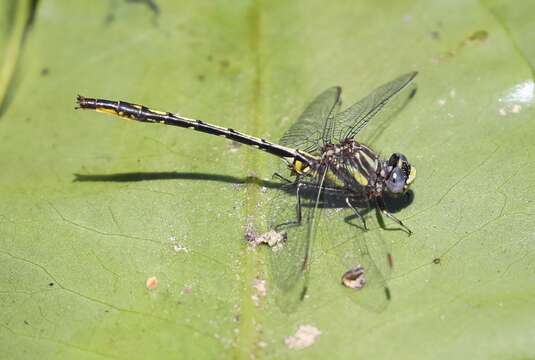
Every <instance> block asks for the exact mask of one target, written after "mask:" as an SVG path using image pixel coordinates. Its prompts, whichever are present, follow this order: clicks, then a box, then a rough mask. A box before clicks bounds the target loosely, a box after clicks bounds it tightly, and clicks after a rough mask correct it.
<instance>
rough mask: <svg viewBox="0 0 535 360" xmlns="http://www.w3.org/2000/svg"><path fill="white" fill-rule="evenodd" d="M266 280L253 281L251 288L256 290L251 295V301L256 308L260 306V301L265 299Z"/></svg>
mask: <svg viewBox="0 0 535 360" xmlns="http://www.w3.org/2000/svg"><path fill="white" fill-rule="evenodd" d="M266 283H267V282H266V280H262V279H255V280H254V283H253V288H254V289H255V290H256V291H255V293H254V294H253V295H251V299H253V302H254V303H255V305H256V306H258V305H260V299H261V298H264V297H266V294H267V287H266Z"/></svg>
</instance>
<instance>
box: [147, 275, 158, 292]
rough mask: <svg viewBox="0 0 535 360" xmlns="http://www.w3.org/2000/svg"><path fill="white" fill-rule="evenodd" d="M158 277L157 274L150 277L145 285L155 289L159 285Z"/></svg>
mask: <svg viewBox="0 0 535 360" xmlns="http://www.w3.org/2000/svg"><path fill="white" fill-rule="evenodd" d="M158 283H159V281H158V279H157V278H156V276H151V277H150V278H148V279H147V281H146V282H145V285H146V286H147V289H149V290H154V289H156V288H157V287H158Z"/></svg>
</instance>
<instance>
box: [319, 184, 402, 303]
mask: <svg viewBox="0 0 535 360" xmlns="http://www.w3.org/2000/svg"><path fill="white" fill-rule="evenodd" d="M324 199H325V200H324V201H325V204H326V207H328V209H327V210H325V214H324V221H323V222H324V225H322V227H321V234H319V235H318V237H320V238H321V239H322V241H324V242H325V243H324V244H322V249H323V252H322V258H324V259H325V261H326V262H328V264H329V265H328V267H329V269H330V270H331V271H330V273H331V276H332V277H333V281H334V282H336V283H338V284H341V285H340V286H339V287H338V288H339V291H340V292H341V293H343V294H345V295H346V296H348V297H349V298H350V299H351V300H352V301H353V302H355V303H356V304H358V305H359V306H361V307H363V308H365V309H367V310H370V311H374V312H381V311H383V310H384V309H385V308H386V307H387V306H388V304H389V300H390V290H389V289H388V285H387V281H386V280H387V279H388V278H389V277H390V274H391V271H392V257H391V255H390V248H389V247H388V246H387V242H386V241H385V240H384V239H383V237H382V236H383V232H382V231H380V230H379V229H373V228H372V229H370V230H369V231H363V229H362V223H361V220H360V219H359V218H358V216H357V215H356V214H355V212H354V210H353V209H351V208H349V207H348V206H344V204H345V198H341V197H340V196H339V195H329V192H328V191H325V195H324ZM353 205H354V206H356V207H357V206H358V207H359V212H360V213H361V215H362V216H364V217H365V218H367V217H373V213H374V211H373V208H372V207H370V206H369V204H368V203H367V202H366V201H363V202H361V203H360V204H353ZM370 223H372V222H371V221H369V220H368V224H370ZM378 230H379V231H378ZM357 269H360V271H361V272H362V275H361V276H362V278H361V279H360V280H361V281H363V282H362V283H361V284H360V286H355V287H352V288H349V287H345V286H343V283H342V277H343V275H344V274H346V273H347V272H348V271H350V270H357Z"/></svg>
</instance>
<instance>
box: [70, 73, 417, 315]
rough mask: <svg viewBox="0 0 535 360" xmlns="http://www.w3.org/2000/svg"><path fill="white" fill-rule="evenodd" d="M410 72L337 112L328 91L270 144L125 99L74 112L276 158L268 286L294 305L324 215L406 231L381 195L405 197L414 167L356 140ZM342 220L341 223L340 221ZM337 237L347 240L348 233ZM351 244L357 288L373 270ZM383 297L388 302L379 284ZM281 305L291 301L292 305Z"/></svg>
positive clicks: (83, 104)
mask: <svg viewBox="0 0 535 360" xmlns="http://www.w3.org/2000/svg"><path fill="white" fill-rule="evenodd" d="M416 75H417V72H410V73H407V74H404V75H402V76H399V77H398V78H396V79H394V80H392V81H390V82H388V83H386V84H383V85H382V86H380V87H378V88H376V89H375V90H373V91H372V92H371V93H370V94H369V95H367V96H366V97H364V98H363V99H361V100H359V101H357V102H356V103H354V104H353V105H351V106H349V107H348V108H347V109H345V110H343V111H340V107H341V92H342V90H341V87H339V86H335V87H331V88H328V89H327V90H325V91H324V92H322V93H321V94H320V95H318V96H317V97H316V98H315V99H314V100H313V101H312V102H311V103H310V104H309V105H308V106H307V107H306V108H305V110H304V112H303V113H302V114H301V115H300V116H299V118H298V119H297V120H296V122H295V123H293V125H291V127H290V128H289V129H288V130H287V131H286V133H285V134H284V135H283V136H282V138H281V139H280V141H278V142H277V143H275V142H271V141H268V140H266V139H264V138H259V137H254V136H251V135H248V134H245V133H242V132H239V131H237V130H235V129H232V128H225V127H221V126H217V125H212V124H209V123H207V122H204V121H202V120H198V119H192V118H186V117H183V116H181V115H178V114H175V113H171V112H164V111H159V110H154V109H151V108H148V107H147V106H144V105H140V104H135V103H130V102H126V101H120V100H106V99H98V98H89V97H84V96H81V95H78V97H77V99H76V102H77V106H76V109H87V110H95V111H97V112H102V113H108V114H112V115H116V116H119V117H121V118H124V119H128V120H134V121H139V122H147V123H158V124H164V125H170V126H178V127H182V128H188V129H192V130H195V131H199V132H203V133H207V134H212V135H218V136H222V137H225V138H227V139H229V140H232V141H235V142H237V143H241V144H245V145H249V146H252V147H254V148H257V149H260V150H262V151H265V152H267V153H269V154H272V155H274V156H276V157H279V158H282V159H283V160H284V162H285V164H286V165H285V167H286V168H287V169H288V170H289V175H288V176H286V177H285V176H283V175H281V174H279V173H275V174H274V177H275V178H277V179H278V180H279V186H277V187H276V189H277V190H276V191H275V192H276V193H277V194H276V195H275V196H274V197H273V199H274V200H273V204H272V205H271V207H270V208H271V210H270V211H271V214H268V217H269V228H270V229H271V230H272V231H274V232H275V233H277V234H283V238H284V240H285V243H286V244H287V245H285V248H283V249H282V250H280V251H277V252H274V254H273V257H272V264H273V265H272V266H273V268H274V269H273V270H274V272H276V273H277V275H276V276H275V283H276V285H277V287H278V288H279V290H280V291H281V292H282V293H283V294H286V295H284V297H285V298H286V299H298V300H299V301H301V300H303V299H304V297H305V294H306V292H307V289H308V282H309V273H310V260H311V257H312V244H313V241H314V239H315V238H316V235H317V232H318V231H317V230H318V225H319V223H320V222H321V218H322V215H321V214H322V213H323V212H324V210H328V211H331V212H333V211H334V216H335V217H336V211H335V210H336V209H344V211H345V212H346V213H347V210H349V211H350V212H351V214H352V217H353V218H356V219H358V221H359V222H360V226H358V227H359V228H360V229H359V230H361V231H363V232H367V230H368V226H367V222H366V220H365V217H364V216H363V214H362V211H363V209H364V210H366V209H369V208H370V207H371V206H373V205H375V208H376V209H377V212H378V214H381V215H384V216H386V217H387V218H389V219H391V220H392V221H393V222H394V223H396V224H397V225H398V226H399V227H400V228H401V229H402V230H404V231H405V232H406V233H407V234H408V235H410V234H411V233H412V232H411V230H410V229H409V228H408V227H407V226H406V225H405V224H404V223H403V222H402V221H401V220H400V219H398V218H397V217H396V216H395V215H394V214H392V213H391V212H390V211H389V210H388V209H387V206H386V204H385V196H387V195H388V196H394V197H396V196H401V195H402V194H405V193H406V192H407V191H408V190H409V187H410V185H411V184H412V182H413V181H414V179H415V176H416V169H415V167H414V166H412V165H411V164H410V163H409V161H408V160H407V158H406V157H405V155H403V154H402V153H398V152H395V153H393V154H392V155H391V156H390V157H389V158H388V159H387V160H386V159H382V158H381V157H380V156H379V154H378V153H377V152H375V151H374V150H372V149H371V148H370V147H369V146H368V145H366V144H364V143H361V142H359V141H358V140H357V139H356V136H357V134H359V133H360V132H361V130H363V129H364V128H366V127H367V126H368V124H369V123H370V122H371V121H372V120H373V119H375V118H378V117H379V116H378V115H381V114H383V113H386V111H385V109H387V108H388V105H389V103H392V102H393V101H392V100H393V99H395V98H396V97H397V95H398V94H399V93H401V92H402V90H404V89H406V88H408V86H409V84H411V83H412V81H413V79H414V78H415V76H416ZM345 219H346V220H345V221H346V222H347V217H346V218H345ZM329 221H330V220H329ZM350 230H353V229H350ZM327 235H328V236H329V234H327ZM344 235H345V236H347V232H346V234H344ZM330 236H334V235H332V234H331V235H330ZM340 236H342V235H340ZM355 244H357V245H356V248H357V249H359V250H360V252H361V254H360V255H361V256H362V260H363V262H364V264H365V265H362V264H358V263H356V261H357V260H354V263H352V264H351V266H350V268H349V269H347V271H346V272H344V274H343V275H342V280H341V283H342V285H344V286H345V287H347V288H352V289H360V288H362V287H364V286H366V282H367V279H368V278H370V276H368V277H366V274H367V272H368V275H371V274H372V272H376V273H377V272H378V271H377V269H376V267H375V266H374V265H373V261H372V260H371V259H370V257H369V253H368V251H367V249H366V245H365V244H364V243H362V239H360V240H359V239H358V238H356V239H355ZM352 261H353V260H352ZM389 262H390V263H391V260H390V258H389ZM374 268H375V269H374ZM379 276H380V275H379ZM385 292H386V294H387V297H388V296H389V295H388V294H389V291H388V288H387V287H386V286H385ZM288 303H289V304H290V303H291V304H294V303H295V302H294V301H293V300H291V301H289V302H288ZM283 306H285V305H283ZM290 307H291V306H290Z"/></svg>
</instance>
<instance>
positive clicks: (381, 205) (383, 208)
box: [375, 197, 412, 236]
mask: <svg viewBox="0 0 535 360" xmlns="http://www.w3.org/2000/svg"><path fill="white" fill-rule="evenodd" d="M375 203H376V204H377V208H378V209H379V210H380V211H381V213H382V214H384V215H386V216H387V217H389V218H390V219H391V220H393V221H394V222H395V223H396V224H398V225H399V226H401V227H402V228H403V230H405V231H406V232H407V234H408V235H409V236H411V235H412V231H411V229H409V228H408V227H407V226H405V224H403V222H402V221H401V220H399V219H398V218H397V217H395V216H394V215H393V214H392V213H390V212H389V211H388V210H387V209H386V205H385V202H384V201H383V198H381V197H378V198H375Z"/></svg>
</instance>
